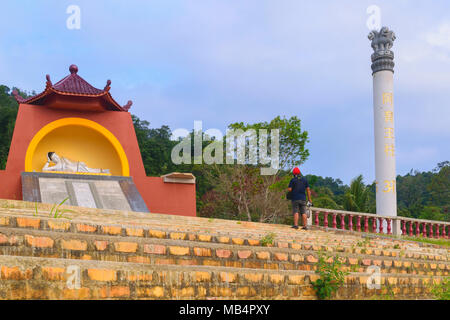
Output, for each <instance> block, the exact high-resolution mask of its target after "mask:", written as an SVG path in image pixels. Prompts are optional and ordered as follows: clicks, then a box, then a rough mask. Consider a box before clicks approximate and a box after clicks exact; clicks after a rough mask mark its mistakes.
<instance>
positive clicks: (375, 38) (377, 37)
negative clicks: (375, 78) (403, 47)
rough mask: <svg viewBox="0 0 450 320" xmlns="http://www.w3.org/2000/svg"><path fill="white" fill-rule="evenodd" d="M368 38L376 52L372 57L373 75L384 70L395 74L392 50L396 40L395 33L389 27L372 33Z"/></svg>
mask: <svg viewBox="0 0 450 320" xmlns="http://www.w3.org/2000/svg"><path fill="white" fill-rule="evenodd" d="M368 38H369V40H371V41H372V43H371V46H372V49H373V51H374V52H373V54H372V56H371V59H372V71H373V73H375V72H378V71H382V70H390V71H392V72H394V65H395V64H394V52H392V51H391V48H392V46H393V44H394V40H395V39H396V37H395V33H394V32H393V31H392V30H389V28H388V27H382V28H381V29H380V31H376V30H373V31H371V32H370V33H369V36H368Z"/></svg>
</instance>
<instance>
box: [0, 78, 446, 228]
mask: <svg viewBox="0 0 450 320" xmlns="http://www.w3.org/2000/svg"><path fill="white" fill-rule="evenodd" d="M12 90H13V88H9V87H7V86H4V85H0V169H4V168H5V165H6V160H7V157H8V151H9V146H10V143H11V139H12V134H13V130H14V124H15V119H16V116H17V110H18V104H17V102H16V101H15V99H14V97H13V96H12ZM18 91H19V94H20V95H21V96H22V97H27V96H28V95H30V94H34V92H33V93H27V92H24V91H21V90H18ZM132 119H133V123H134V127H135V131H136V136H137V139H138V143H139V147H140V150H141V156H142V160H143V162H144V167H145V171H146V173H147V175H149V176H160V175H163V174H166V173H170V172H175V171H177V172H192V173H193V174H194V175H195V176H196V181H197V184H196V188H197V192H196V196H197V212H198V215H200V216H205V217H211V218H226V219H237V220H249V221H261V222H276V223H286V222H289V220H290V218H291V215H290V214H289V212H290V210H289V205H290V203H289V201H287V200H286V199H285V193H286V187H287V185H288V183H289V180H290V179H291V177H292V176H291V174H290V171H291V169H292V167H293V166H300V168H301V165H302V164H303V163H304V162H305V161H306V160H307V159H308V157H309V150H308V148H307V144H308V142H309V136H308V132H307V131H304V130H302V128H301V120H300V119H298V118H297V117H295V116H294V117H291V118H286V117H280V116H278V117H276V118H274V119H273V120H271V121H270V122H260V123H247V124H244V123H242V122H237V123H232V124H230V125H229V126H228V128H229V129H234V130H236V129H241V130H244V131H245V130H249V129H254V130H255V131H256V132H259V130H260V129H267V131H270V130H271V129H279V132H280V167H281V169H280V170H279V171H278V173H277V174H276V175H266V176H265V175H261V174H260V168H261V165H257V164H256V165H255V164H249V163H246V164H240V165H238V164H235V165H228V164H205V163H203V164H194V163H184V164H179V165H176V164H174V163H173V162H172V160H171V151H172V149H173V147H174V146H175V145H177V144H178V143H179V142H180V141H177V140H172V139H171V136H172V132H171V130H170V128H169V127H168V126H162V127H160V128H151V127H150V123H149V122H148V121H145V120H141V119H139V118H138V117H137V116H135V115H133V116H132ZM202 134H203V133H202ZM193 135H194V132H191V136H192V137H193ZM203 135H204V134H203ZM203 137H204V138H206V139H203V141H202V147H203V148H205V147H206V146H208V145H209V144H211V143H212V142H214V139H210V138H208V137H206V136H203ZM192 140H193V139H192ZM216 143H217V142H216ZM225 143H226V140H225V139H224V140H223V144H224V146H225ZM270 143H271V142H270V140H269V145H270ZM192 148H193V147H192ZM247 148H249V146H248V147H247ZM224 149H225V147H224ZM268 149H270V146H269V147H268ZM192 151H193V150H192ZM192 154H194V153H193V152H192ZM246 160H248V159H246ZM191 162H193V161H191ZM305 176H306V178H307V179H308V181H309V184H310V186H311V190H312V197H313V204H314V206H315V207H321V208H329V209H342V210H349V211H358V212H369V213H375V208H376V206H375V183H374V182H372V183H367V182H366V181H364V177H363V176H362V175H359V176H357V177H355V178H354V179H353V180H352V181H351V183H350V185H345V184H344V183H343V182H342V180H340V179H339V178H332V177H322V176H318V175H311V174H306V175H305ZM0 183H1V182H0ZM449 186H450V162H449V161H443V162H440V163H438V164H437V165H436V167H435V168H434V169H433V170H432V171H426V172H419V171H416V170H413V169H411V171H410V172H409V173H407V174H406V175H403V176H402V175H398V176H397V179H396V188H397V203H398V215H400V216H407V217H413V218H420V219H429V220H445V221H450V192H449V191H450V190H449Z"/></svg>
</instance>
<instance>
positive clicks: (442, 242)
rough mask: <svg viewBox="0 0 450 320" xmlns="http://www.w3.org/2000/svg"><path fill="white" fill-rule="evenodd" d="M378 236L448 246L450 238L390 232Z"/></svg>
mask: <svg viewBox="0 0 450 320" xmlns="http://www.w3.org/2000/svg"><path fill="white" fill-rule="evenodd" d="M380 236H383V237H388V238H395V239H398V240H409V241H416V242H422V243H428V244H436V245H439V246H444V247H450V240H448V239H441V238H439V239H434V238H425V237H423V236H419V237H416V236H412V237H411V236H395V235H392V234H382V235H380ZM394 248H395V246H394Z"/></svg>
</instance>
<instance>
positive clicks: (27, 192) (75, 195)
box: [21, 172, 149, 212]
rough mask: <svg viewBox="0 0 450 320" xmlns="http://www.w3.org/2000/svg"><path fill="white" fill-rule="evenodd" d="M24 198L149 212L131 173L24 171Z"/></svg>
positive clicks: (98, 207) (33, 200) (53, 202)
mask: <svg viewBox="0 0 450 320" xmlns="http://www.w3.org/2000/svg"><path fill="white" fill-rule="evenodd" d="M21 176H22V194H23V200H25V201H31V202H43V203H52V204H59V203H61V202H62V201H64V199H67V200H66V202H65V203H67V204H68V205H72V206H80V207H88V208H97V209H113V210H125V211H138V212H149V210H148V208H147V206H146V204H145V202H144V200H143V199H142V197H141V195H140V194H139V191H138V190H137V188H136V186H135V185H134V182H133V179H132V178H131V177H122V176H107V175H89V174H66V173H64V174H60V173H43V172H23V173H22V175H21Z"/></svg>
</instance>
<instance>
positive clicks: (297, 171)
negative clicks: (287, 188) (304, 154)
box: [292, 167, 300, 175]
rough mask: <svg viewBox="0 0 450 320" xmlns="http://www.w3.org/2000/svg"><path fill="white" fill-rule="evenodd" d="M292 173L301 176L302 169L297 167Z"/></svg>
mask: <svg viewBox="0 0 450 320" xmlns="http://www.w3.org/2000/svg"><path fill="white" fill-rule="evenodd" d="M292 173H293V174H294V175H299V174H300V169H299V168H298V167H295V168H294V170H292Z"/></svg>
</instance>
